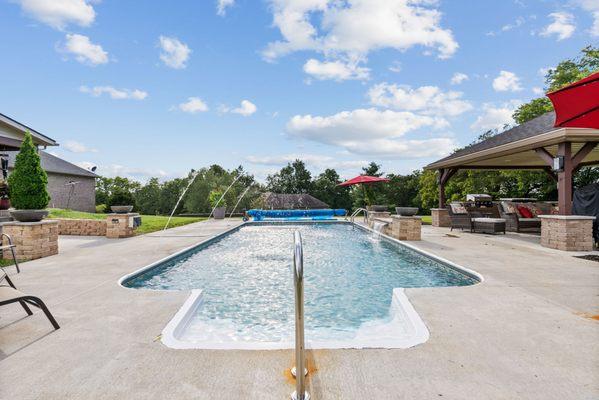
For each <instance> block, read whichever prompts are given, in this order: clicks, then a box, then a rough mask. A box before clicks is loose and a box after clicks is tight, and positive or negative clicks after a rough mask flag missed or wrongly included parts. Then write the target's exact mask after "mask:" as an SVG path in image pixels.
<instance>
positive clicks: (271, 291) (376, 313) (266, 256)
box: [124, 224, 477, 342]
mask: <svg viewBox="0 0 599 400" xmlns="http://www.w3.org/2000/svg"><path fill="white" fill-rule="evenodd" d="M295 230H299V231H300V232H301V233H302V237H303V243H304V281H305V282H304V286H305V329H306V337H307V338H308V337H309V338H313V339H315V338H316V339H322V340H337V339H339V340H344V339H351V338H352V337H354V336H355V335H356V334H357V332H358V331H359V329H360V328H361V327H362V326H363V325H364V324H369V323H370V324H372V323H373V321H385V320H386V319H389V308H390V304H391V299H392V291H393V288H398V287H403V288H411V287H430V286H463V285H471V284H473V283H476V282H477V280H475V279H474V278H472V277H470V276H469V275H466V274H464V273H461V272H458V271H457V270H455V269H452V268H450V267H447V266H445V265H443V264H441V263H439V262H437V261H434V260H432V259H430V258H427V257H425V256H423V255H420V254H418V253H416V252H414V251H412V250H410V249H408V248H406V247H404V246H401V245H398V244H397V243H394V242H391V241H387V240H381V239H380V238H377V237H376V236H375V235H373V234H372V233H371V232H367V231H364V230H362V229H359V228H356V227H353V226H352V225H350V224H276V225H274V224H271V225H262V226H258V225H248V226H243V227H241V228H240V229H238V230H236V231H233V232H232V233H230V234H228V235H225V236H224V237H222V238H221V239H218V240H216V241H214V242H212V243H211V244H209V245H207V246H201V247H199V248H197V249H194V250H192V251H190V252H188V253H187V254H184V255H181V256H178V257H176V258H175V259H172V260H170V261H167V262H165V263H164V264H162V265H160V266H158V267H156V268H153V269H151V270H149V271H146V272H145V273H143V274H141V275H138V276H136V277H133V278H132V279H129V280H128V281H126V282H125V283H124V285H125V286H128V287H132V288H146V289H155V290H164V289H170V290H172V289H178V290H188V289H202V290H203V293H202V296H203V303H202V306H201V307H199V308H198V309H197V310H196V312H195V314H194V316H193V318H192V321H191V322H190V324H189V326H188V328H187V330H186V333H185V335H186V336H187V337H188V338H189V339H190V340H212V341H214V340H229V341H236V342H240V341H241V342H243V341H264V342H277V341H290V340H293V339H292V338H293V332H294V328H293V326H294V325H293V324H294V314H293V312H294V304H293V301H294V295H293V278H292V263H293V232H294V231H295Z"/></svg>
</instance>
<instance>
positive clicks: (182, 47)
mask: <svg viewBox="0 0 599 400" xmlns="http://www.w3.org/2000/svg"><path fill="white" fill-rule="evenodd" d="M158 40H159V47H160V49H161V50H162V51H161V52H160V59H161V60H162V62H164V64H165V65H166V66H168V67H171V68H174V69H183V68H185V67H187V60H189V55H190V54H191V49H190V48H189V47H188V46H187V45H186V44H185V43H182V42H181V41H180V40H179V39H177V38H174V37H167V36H160V38H159V39H158Z"/></svg>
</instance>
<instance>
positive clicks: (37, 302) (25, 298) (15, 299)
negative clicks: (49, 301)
mask: <svg viewBox="0 0 599 400" xmlns="http://www.w3.org/2000/svg"><path fill="white" fill-rule="evenodd" d="M4 280H5V281H6V283H8V285H6V284H3V283H2V281H4ZM12 303H20V304H21V307H23V308H24V309H25V312H26V313H27V315H32V314H33V312H31V309H30V308H29V306H30V305H32V306H35V307H37V308H39V309H41V310H42V311H43V312H44V314H46V317H47V318H48V319H49V320H50V323H51V324H52V326H53V327H54V329H60V326H59V325H58V322H56V320H55V319H54V317H53V316H52V314H51V313H50V311H49V310H48V308H47V307H46V305H45V304H44V302H43V301H42V300H41V299H40V298H39V297H35V296H30V295H27V294H25V293H23V292H20V291H19V290H17V288H16V287H15V285H14V284H13V283H12V281H11V280H10V278H9V277H8V275H7V274H6V272H4V271H1V272H0V306H5V305H7V304H12Z"/></svg>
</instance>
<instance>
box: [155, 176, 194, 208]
mask: <svg viewBox="0 0 599 400" xmlns="http://www.w3.org/2000/svg"><path fill="white" fill-rule="evenodd" d="M188 182H189V178H175V179H172V180H170V181H166V182H164V183H163V184H162V185H161V187H160V200H159V203H158V205H159V210H160V214H163V215H168V214H170V213H171V212H172V211H173V208H175V205H176V204H177V200H179V196H181V194H182V193H183V190H184V189H185V187H186V186H187V184H188ZM182 212H184V202H181V203H179V206H178V207H177V210H175V213H176V214H180V213H182Z"/></svg>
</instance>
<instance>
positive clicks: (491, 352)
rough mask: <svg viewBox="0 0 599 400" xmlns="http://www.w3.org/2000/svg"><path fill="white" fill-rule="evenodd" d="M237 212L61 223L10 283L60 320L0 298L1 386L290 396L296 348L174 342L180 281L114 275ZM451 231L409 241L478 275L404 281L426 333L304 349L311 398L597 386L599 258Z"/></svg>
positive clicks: (587, 393) (572, 392) (143, 394)
mask: <svg viewBox="0 0 599 400" xmlns="http://www.w3.org/2000/svg"><path fill="white" fill-rule="evenodd" d="M238 223H239V221H235V222H230V223H229V222H226V221H221V222H214V221H210V222H200V223H196V224H192V225H188V226H184V227H180V228H175V229H171V230H169V231H167V232H164V233H155V234H151V235H146V236H141V237H135V238H131V239H124V240H108V239H104V238H91V239H90V238H79V237H61V238H60V254H59V255H57V256H53V257H49V258H46V259H41V260H36V261H31V262H28V263H24V264H23V268H22V270H23V272H22V273H21V274H20V275H15V274H12V275H13V277H14V281H15V284H16V285H17V287H19V288H20V289H21V290H23V291H24V292H30V293H34V294H37V295H39V296H40V297H42V299H44V300H45V301H46V302H47V304H48V306H49V308H50V309H51V311H52V312H53V313H54V315H55V316H56V318H57V320H58V321H59V323H60V324H61V325H62V328H61V329H60V330H58V331H52V329H51V326H50V324H49V323H48V321H47V320H46V319H45V318H44V317H43V315H42V314H40V313H36V314H35V315H34V316H33V317H27V318H25V314H24V312H23V311H22V309H20V308H19V307H18V306H14V305H13V306H7V307H2V308H0V398H1V399H19V400H26V399H125V398H126V399H160V400H163V399H240V398H258V399H285V398H288V396H289V394H290V393H291V392H292V391H293V383H294V382H293V380H292V379H291V378H290V376H289V372H288V368H289V367H290V366H291V365H292V362H293V356H292V352H291V351H289V350H285V351H233V350H230V351H206V350H172V349H169V348H167V347H165V346H163V345H162V344H161V343H160V341H159V338H158V335H159V334H160V332H161V331H162V329H163V328H164V326H165V325H166V323H167V322H168V321H169V320H170V318H171V317H172V316H173V315H174V313H175V312H176V311H177V310H178V309H179V307H180V306H181V305H182V303H183V301H184V300H185V299H186V298H187V293H186V292H152V291H136V290H128V289H124V288H122V287H120V286H118V285H117V283H116V282H117V280H118V279H119V278H120V277H121V276H122V275H124V274H126V273H128V272H131V271H134V270H136V269H138V268H140V267H142V266H144V265H147V264H148V263H150V262H152V261H155V260H157V259H160V258H162V257H165V256H167V255H169V254H172V253H173V252H175V251H177V250H180V249H182V248H185V247H187V246H190V245H192V244H194V243H197V242H199V241H201V240H204V239H205V238H207V237H210V236H212V235H214V234H216V233H219V232H222V231H224V230H226V229H229V228H231V227H232V226H234V225H235V224H238ZM448 233H449V230H447V229H442V228H431V227H425V229H424V232H423V240H422V241H421V242H418V243H415V242H413V244H416V245H417V246H418V247H420V248H422V249H425V250H427V251H431V252H433V253H435V254H437V255H440V256H442V257H445V258H447V259H449V260H451V261H454V262H456V263H459V264H462V265H464V266H466V267H469V268H471V269H474V270H476V271H478V272H479V273H481V274H483V275H484V277H485V282H484V283H482V284H479V285H476V286H470V287H458V288H422V289H409V290H407V295H408V297H409V298H410V300H411V301H412V303H413V305H414V307H415V308H416V310H417V311H418V313H419V314H420V316H421V317H422V319H423V320H424V322H425V323H426V325H427V326H428V328H429V330H430V334H431V338H430V340H429V341H428V342H426V343H424V344H423V345H420V346H417V347H414V348H411V349H407V350H384V349H379V350H377V349H373V350H318V351H310V352H309V367H310V369H311V371H312V372H311V374H310V378H309V390H310V392H311V394H312V396H313V397H312V398H313V399H340V398H343V399H433V398H434V399H438V398H443V399H543V400H547V399H560V400H561V399H596V398H599V321H597V320H596V319H593V317H594V318H597V315H598V314H599V263H596V262H592V261H586V260H581V259H577V258H574V257H572V255H571V254H567V253H562V252H557V251H552V250H548V249H543V248H541V247H540V246H537V245H535V244H534V243H532V242H533V241H534V240H528V239H526V237H522V236H518V235H507V236H506V237H503V236H487V235H476V234H470V233H456V232H453V234H452V235H451V236H448V235H447V234H448ZM9 271H11V273H12V271H13V269H12V268H11V269H9Z"/></svg>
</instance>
